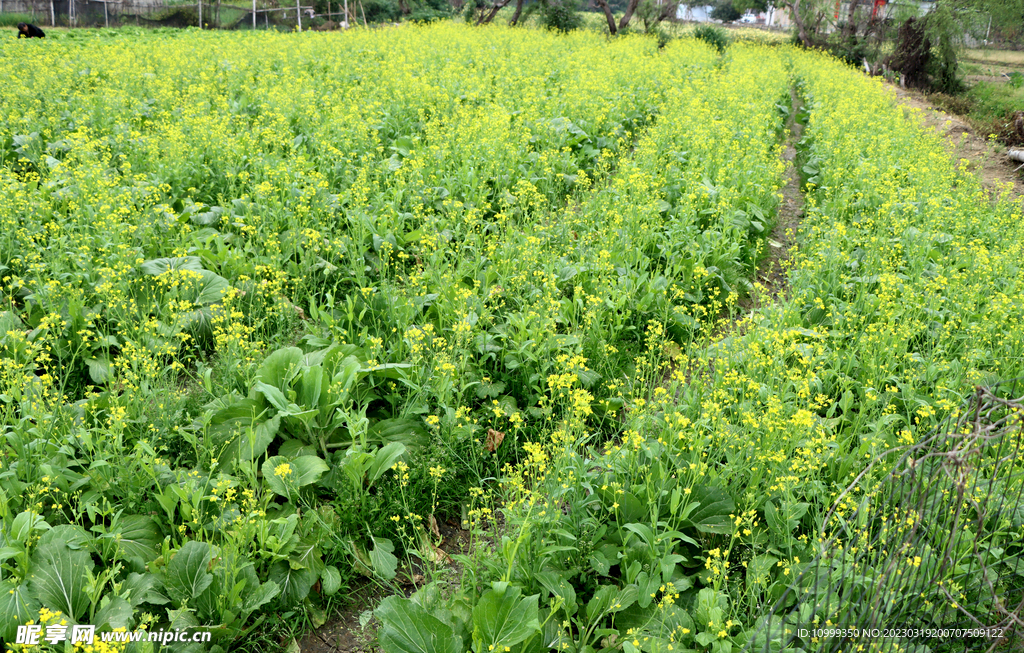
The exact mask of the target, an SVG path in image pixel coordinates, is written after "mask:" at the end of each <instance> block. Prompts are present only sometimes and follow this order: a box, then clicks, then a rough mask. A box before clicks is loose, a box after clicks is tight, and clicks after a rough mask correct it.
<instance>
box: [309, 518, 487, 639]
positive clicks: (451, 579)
mask: <svg viewBox="0 0 1024 653" xmlns="http://www.w3.org/2000/svg"><path fill="white" fill-rule="evenodd" d="M498 515H499V519H498V523H497V524H495V525H494V527H493V528H492V529H490V530H493V531H499V530H500V529H501V527H502V526H503V522H502V520H501V519H500V516H501V514H500V511H499V513H498ZM437 528H438V532H437V534H438V535H440V536H441V545H440V547H438V548H439V549H440V550H441V551H443V552H444V554H445V555H444V556H443V559H442V561H441V562H440V563H439V565H438V568H437V569H436V570H435V571H434V577H433V578H434V580H439V581H441V582H442V585H443V586H444V587H445V589H446V590H447V591H454V590H455V589H457V587H458V582H459V578H460V577H461V576H462V573H461V572H462V566H461V564H460V563H459V562H457V561H456V560H454V559H453V558H452V556H455V555H462V554H468V553H470V545H471V539H470V535H469V531H466V530H463V529H462V528H461V525H460V524H459V522H458V520H455V519H449V520H448V521H446V522H438V523H437ZM434 539H435V541H436V539H437V538H436V536H435V538H434ZM487 544H490V545H492V546H493V545H494V542H488V543H487ZM414 564H415V559H414ZM425 575H426V570H424V569H421V568H419V566H418V565H416V566H415V567H414V569H413V570H412V572H411V573H410V572H409V570H408V569H407V568H405V565H403V566H402V568H400V569H399V572H398V577H397V578H396V581H397V582H398V583H399V584H400V585H401V588H402V590H403V591H404V592H405V594H406V596H409V595H411V594H412V593H413V592H415V591H416V590H417V589H418V588H419V587H420V586H422V585H423V584H424V582H425V580H424V576H425ZM389 594H390V592H386V591H384V590H382V589H381V588H380V587H379V586H377V585H375V584H373V583H371V582H370V581H369V580H366V581H364V582H362V583H360V584H358V585H357V586H356V587H355V589H353V590H352V591H350V593H349V600H348V601H347V602H346V604H345V606H344V607H342V608H341V609H340V610H338V611H336V612H335V613H334V614H333V615H332V618H331V620H330V621H328V623H326V624H324V625H323V626H321V627H320V628H318V629H317V630H316V631H314V632H312V633H310V634H308V635H306V637H304V638H303V639H302V641H300V642H299V650H300V651H301V653H381V649H380V647H379V646H378V645H377V627H378V625H379V624H378V622H377V620H376V619H373V618H370V619H369V621H368V622H367V623H366V626H365V628H364V627H363V626H362V625H361V624H360V617H361V616H362V615H363V614H364V613H365V612H366V611H368V610H372V609H373V608H374V607H376V606H377V604H378V603H380V602H381V600H383V599H384V598H385V597H386V596H388V595H389ZM367 616H368V615H367ZM363 618H365V617H363Z"/></svg>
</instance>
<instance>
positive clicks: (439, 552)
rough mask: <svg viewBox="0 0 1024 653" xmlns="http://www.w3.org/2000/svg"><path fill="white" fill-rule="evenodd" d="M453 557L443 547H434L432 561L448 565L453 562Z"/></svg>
mask: <svg viewBox="0 0 1024 653" xmlns="http://www.w3.org/2000/svg"><path fill="white" fill-rule="evenodd" d="M451 561H452V558H451V556H449V555H448V554H447V553H446V552H445V551H444V550H443V549H439V548H438V547H436V546H435V547H434V555H433V556H432V559H431V562H433V563H435V564H442V565H447V564H451Z"/></svg>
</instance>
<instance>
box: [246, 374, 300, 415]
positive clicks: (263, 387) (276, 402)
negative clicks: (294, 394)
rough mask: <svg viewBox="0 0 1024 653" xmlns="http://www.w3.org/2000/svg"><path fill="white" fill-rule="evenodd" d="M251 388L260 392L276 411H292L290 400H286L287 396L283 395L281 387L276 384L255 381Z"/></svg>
mask: <svg viewBox="0 0 1024 653" xmlns="http://www.w3.org/2000/svg"><path fill="white" fill-rule="evenodd" d="M253 389H254V390H256V392H259V393H262V394H263V396H264V397H266V398H267V401H269V402H270V403H271V405H272V406H273V407H274V408H276V409H277V410H278V411H280V412H282V413H290V412H292V411H291V405H292V404H291V402H290V401H288V398H287V397H285V396H284V393H283V392H281V389H280V388H278V387H277V386H275V385H271V384H269V383H264V382H263V381H257V382H256V384H255V385H254V386H253Z"/></svg>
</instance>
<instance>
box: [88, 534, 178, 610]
mask: <svg viewBox="0 0 1024 653" xmlns="http://www.w3.org/2000/svg"><path fill="white" fill-rule="evenodd" d="M111 533H112V534H113V535H114V539H115V540H116V541H117V549H118V553H119V555H120V556H121V557H122V558H125V559H129V558H139V559H140V560H142V562H143V563H149V562H151V561H152V560H153V559H154V558H156V557H157V555H158V552H157V546H158V545H159V544H160V542H161V541H163V537H161V535H160V528H159V527H158V526H157V524H156V522H155V521H153V519H152V518H150V517H146V516H144V515H129V516H127V517H123V518H122V519H121V520H120V521H119V523H118V525H117V527H116V528H115V529H114V530H112V531H111ZM96 625H97V626H98V625H99V624H96Z"/></svg>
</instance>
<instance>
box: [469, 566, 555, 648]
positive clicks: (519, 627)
mask: <svg viewBox="0 0 1024 653" xmlns="http://www.w3.org/2000/svg"><path fill="white" fill-rule="evenodd" d="M519 594H520V590H519V588H518V587H514V586H510V585H509V584H508V583H500V582H496V583H492V585H491V589H489V590H487V591H486V592H485V593H484V595H483V596H481V597H480V601H479V602H478V603H477V604H476V607H474V608H473V648H474V649H475V650H476V651H477V652H478V653H481V652H487V651H504V650H505V647H506V646H515V645H516V644H518V643H520V642H522V641H523V640H525V639H526V638H527V637H529V636H530V635H532V634H534V633H537V632H540V622H539V621H538V619H537V601H538V599H539V598H540V596H539V595H538V594H534V595H533V596H528V597H526V598H522V599H521V598H519ZM492 646H493V647H494V648H493V649H492V648H490V647H492Z"/></svg>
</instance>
